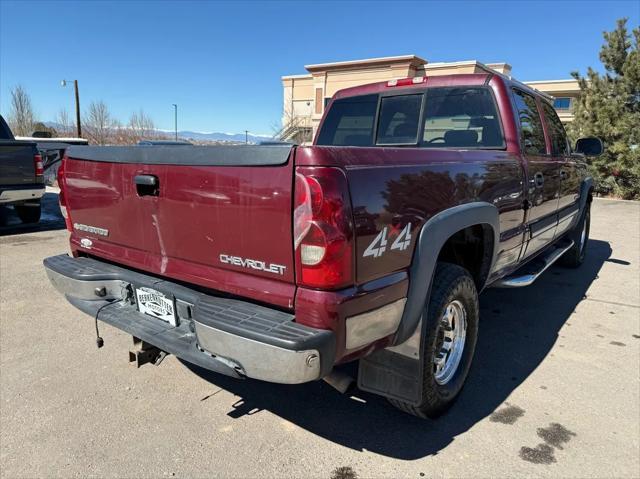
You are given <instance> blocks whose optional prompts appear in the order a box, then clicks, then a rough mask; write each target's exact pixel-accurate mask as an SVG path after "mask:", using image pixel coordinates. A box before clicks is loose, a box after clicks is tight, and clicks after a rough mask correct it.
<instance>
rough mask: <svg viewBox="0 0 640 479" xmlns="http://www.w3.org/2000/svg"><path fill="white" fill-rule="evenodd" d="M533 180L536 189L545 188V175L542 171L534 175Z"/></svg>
mask: <svg viewBox="0 0 640 479" xmlns="http://www.w3.org/2000/svg"><path fill="white" fill-rule="evenodd" d="M533 180H534V182H535V185H536V188H542V187H543V186H544V175H543V174H542V173H541V172H540V171H538V172H537V173H536V174H535V175H533Z"/></svg>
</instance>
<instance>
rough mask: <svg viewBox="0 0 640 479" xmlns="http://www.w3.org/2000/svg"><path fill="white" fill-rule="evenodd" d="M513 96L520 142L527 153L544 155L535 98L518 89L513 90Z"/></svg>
mask: <svg viewBox="0 0 640 479" xmlns="http://www.w3.org/2000/svg"><path fill="white" fill-rule="evenodd" d="M513 93H514V95H513V97H514V99H515V102H516V108H517V110H518V117H519V119H520V144H521V146H522V149H523V150H524V152H525V153H526V154H528V155H546V154H547V147H546V145H545V141H544V130H543V129H542V120H541V119H540V113H539V112H538V106H537V105H536V99H535V98H534V97H533V96H532V95H529V94H527V93H524V92H523V91H520V90H515V89H514V90H513Z"/></svg>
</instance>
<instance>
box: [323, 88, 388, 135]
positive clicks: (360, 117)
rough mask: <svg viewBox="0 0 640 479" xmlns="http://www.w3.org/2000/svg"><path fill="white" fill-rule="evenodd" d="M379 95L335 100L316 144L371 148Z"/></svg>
mask: <svg viewBox="0 0 640 479" xmlns="http://www.w3.org/2000/svg"><path fill="white" fill-rule="evenodd" d="M377 108H378V95H363V96H354V97H349V98H341V99H339V100H335V101H334V102H333V103H332V105H331V108H329V111H328V112H327V116H326V118H325V119H324V122H323V124H322V129H321V130H320V134H319V135H318V140H317V141H316V144H318V145H333V146H371V145H372V144H373V124H374V121H375V117H376V110H377Z"/></svg>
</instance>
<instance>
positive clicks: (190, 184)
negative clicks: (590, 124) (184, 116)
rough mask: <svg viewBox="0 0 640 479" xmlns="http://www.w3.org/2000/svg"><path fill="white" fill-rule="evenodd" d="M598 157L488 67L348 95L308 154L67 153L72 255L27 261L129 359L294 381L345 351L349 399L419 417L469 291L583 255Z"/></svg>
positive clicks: (248, 150)
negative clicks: (124, 346)
mask: <svg viewBox="0 0 640 479" xmlns="http://www.w3.org/2000/svg"><path fill="white" fill-rule="evenodd" d="M601 151H602V143H601V142H600V140H598V139H596V138H586V139H582V140H579V141H578V143H577V145H576V149H575V152H573V153H572V150H571V147H570V146H569V144H568V141H567V137H566V135H565V131H564V128H563V126H562V124H561V123H560V120H559V119H558V117H557V116H556V114H555V112H554V110H553V108H552V105H551V103H550V99H549V98H547V97H545V96H543V95H542V94H541V93H539V92H537V91H535V90H532V89H530V88H528V87H527V86H525V85H523V84H521V83H518V82H516V81H514V80H511V79H509V78H507V77H504V76H501V75H499V74H488V73H487V74H472V75H452V76H439V77H418V78H409V79H403V80H392V81H389V82H384V83H376V84H371V85H366V86H361V87H356V88H350V89H346V90H342V91H340V92H338V93H336V95H335V96H334V97H333V98H332V100H331V103H330V105H329V107H328V109H327V111H326V113H325V115H324V118H323V120H322V123H321V126H320V128H319V131H318V134H317V136H316V139H315V142H314V145H313V146H306V147H303V146H300V147H291V146H230V147H227V146H216V147H198V146H193V147H191V146H179V147H174V146H148V147H146V146H136V147H70V148H69V150H68V151H67V157H66V158H65V159H64V161H63V165H62V167H61V168H60V172H59V183H60V188H61V192H60V204H61V208H62V211H63V213H64V216H65V218H66V222H67V227H68V229H69V231H70V232H71V240H70V241H71V251H72V255H71V256H67V255H60V256H54V257H50V258H47V259H46V260H45V261H44V265H45V268H46V271H47V274H48V276H49V278H50V280H51V282H52V283H53V285H54V286H55V287H56V288H57V289H58V290H59V291H60V292H62V293H63V294H64V295H65V296H66V298H67V300H68V301H69V302H71V303H72V304H73V305H74V306H76V307H77V308H79V309H80V310H82V311H84V312H85V313H87V314H89V315H91V316H93V317H94V318H95V319H96V330H97V325H98V322H97V321H98V320H100V321H103V322H106V323H108V324H111V325H113V326H115V327H117V328H119V329H121V330H123V331H126V332H127V333H129V334H131V335H132V336H133V337H134V342H135V343H136V344H137V345H138V347H137V349H135V350H134V351H133V352H131V353H130V354H131V360H133V361H137V362H138V363H139V364H141V363H144V362H145V361H151V362H158V361H159V360H161V359H162V358H163V357H164V355H165V354H167V353H170V354H174V355H176V356H178V357H180V358H182V359H183V360H185V361H187V362H191V363H193V364H196V365H199V366H201V367H203V368H207V369H210V370H213V371H216V372H219V373H222V374H226V375H229V376H234V377H237V378H243V377H251V378H257V379H261V380H265V381H271V382H277V383H304V382H308V381H314V380H318V379H321V378H325V379H327V378H329V381H330V378H331V377H332V375H333V374H336V373H335V372H333V370H334V367H335V366H336V365H338V364H341V363H345V362H349V361H354V360H359V372H358V386H359V387H360V388H361V389H363V390H366V391H371V392H374V393H377V394H380V395H383V396H386V397H387V398H389V399H390V401H391V402H392V403H393V404H395V405H396V406H398V407H400V408H401V409H403V410H405V411H407V412H410V413H412V414H415V415H418V416H422V417H425V416H428V417H434V416H437V415H438V414H440V413H442V412H443V411H445V410H446V408H447V407H448V406H450V405H451V403H452V402H453V400H454V399H455V397H456V396H457V395H458V393H459V392H460V390H461V389H462V386H463V383H464V381H465V378H466V376H467V373H468V371H469V367H470V365H471V361H472V358H473V354H474V348H475V344H476V338H477V336H478V324H479V323H478V319H479V318H478V314H479V313H478V294H479V293H480V292H481V291H482V290H483V289H484V288H487V287H507V288H514V287H522V286H526V285H529V284H531V283H532V282H533V281H534V280H535V279H536V278H537V277H538V276H539V275H540V274H541V273H542V272H543V271H544V270H545V269H546V268H548V267H549V266H550V265H551V264H552V263H554V262H555V261H556V260H558V259H561V260H562V262H564V263H566V264H567V265H569V266H574V267H575V266H578V265H580V263H581V262H582V261H583V259H584V255H585V248H586V245H587V239H588V235H589V210H590V201H591V194H592V181H591V178H589V177H588V176H587V171H586V167H585V163H584V156H585V155H597V154H600V153H601ZM98 340H99V346H100V345H101V344H100V341H101V340H100V338H99V336H98Z"/></svg>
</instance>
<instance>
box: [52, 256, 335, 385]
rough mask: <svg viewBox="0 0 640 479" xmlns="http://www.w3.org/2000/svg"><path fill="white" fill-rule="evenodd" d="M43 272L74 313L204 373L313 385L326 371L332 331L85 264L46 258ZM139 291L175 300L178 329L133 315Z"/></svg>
mask: <svg viewBox="0 0 640 479" xmlns="http://www.w3.org/2000/svg"><path fill="white" fill-rule="evenodd" d="M44 266H45V270H46V273H47V276H48V277H49V280H50V281H51V284H52V285H53V286H54V287H55V288H56V289H57V290H58V291H59V292H60V293H62V294H63V295H64V296H65V297H66V298H67V300H69V302H71V303H72V304H73V305H74V306H76V307H77V308H79V309H80V310H82V311H84V312H85V313H87V314H90V315H93V316H95V315H96V314H97V315H98V319H100V320H101V321H104V322H106V323H109V324H111V325H113V326H115V327H117V328H119V329H122V330H123V331H126V332H128V333H129V334H131V335H132V336H135V337H138V338H140V339H142V340H143V341H145V342H147V343H149V344H152V345H154V346H156V347H158V348H159V349H162V350H164V351H166V352H168V353H171V354H174V355H176V356H178V357H181V358H183V359H185V360H186V361H189V362H193V363H195V364H198V365H200V366H202V367H205V368H207V369H211V370H214V371H217V372H221V373H223V374H228V375H232V376H240V377H242V376H247V377H251V378H254V379H260V380H264V381H270V382H276V383H285V384H297V383H304V382H309V381H314V380H316V379H320V378H322V377H323V376H324V375H326V374H328V373H329V372H330V371H331V369H332V367H333V361H334V357H335V337H334V334H333V332H331V331H326V330H320V329H314V328H309V327H307V326H304V325H301V324H298V323H296V322H294V317H293V315H291V314H289V313H286V312H282V311H279V310H275V309H270V308H266V307H264V306H259V305H255V304H253V303H249V302H245V301H240V300H235V299H229V298H223V297H217V296H212V295H206V294H203V293H200V292H198V291H195V290H193V289H190V288H187V287H185V286H182V285H178V284H175V283H171V282H169V281H163V280H159V279H158V278H156V277H152V276H147V275H144V274H141V273H137V272H134V271H131V270H128V269H126V268H122V267H119V266H114V265H111V264H108V263H103V262H100V261H97V260H95V259H91V258H71V257H69V256H66V255H60V256H53V257H50V258H47V259H45V260H44ZM141 286H147V287H151V288H153V289H156V290H158V291H160V292H162V293H163V294H166V295H170V296H171V297H173V298H174V300H175V301H174V304H175V310H176V314H177V317H178V326H177V327H173V326H171V325H169V324H168V323H165V322H163V321H161V320H159V319H156V318H152V317H150V316H147V315H145V314H142V313H140V312H139V311H138V310H137V307H136V304H135V300H134V299H133V298H134V297H135V294H132V292H133V288H137V287H141ZM105 305H108V306H106V307H104V308H102V309H100V308H101V307H102V306H105Z"/></svg>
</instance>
